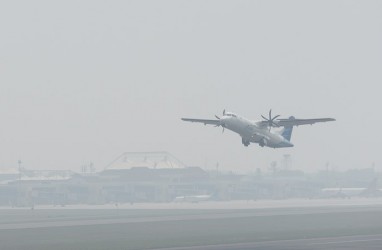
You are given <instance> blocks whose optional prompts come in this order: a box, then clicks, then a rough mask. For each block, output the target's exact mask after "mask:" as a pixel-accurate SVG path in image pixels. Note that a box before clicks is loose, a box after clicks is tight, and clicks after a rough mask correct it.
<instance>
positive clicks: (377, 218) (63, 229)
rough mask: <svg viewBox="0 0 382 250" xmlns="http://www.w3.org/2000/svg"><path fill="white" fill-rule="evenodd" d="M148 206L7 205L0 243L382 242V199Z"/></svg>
mask: <svg viewBox="0 0 382 250" xmlns="http://www.w3.org/2000/svg"><path fill="white" fill-rule="evenodd" d="M149 208H150V204H135V205H118V206H115V205H113V206H109V207H105V206H103V207H98V209H92V208H91V207H88V206H82V207H80V206H76V207H65V208H61V207H55V208H52V207H35V209H33V210H32V209H9V208H2V209H0V249H1V250H8V249H9V250H16V249H17V250H24V249H25V250H26V249H28V250H35V249H36V250H37V249H39V250H45V249H65V250H70V249H118V250H119V249H172V250H174V249H184V250H186V249H187V250H191V249H210V250H212V249H268V250H271V249H272V250H274V249H380V246H381V244H382V202H381V199H358V200H354V199H351V200H327V201H324V200H321V201H314V200H313V201H310V200H300V201H296V200H292V201H290V200H285V201H256V202H255V201H252V202H244V201H243V202H241V203H238V202H237V203H229V202H227V203H225V202H217V203H208V202H207V203H200V204H167V206H165V205H164V204H163V205H159V206H158V205H154V204H151V208H154V209H149ZM195 208H199V209H195ZM243 208H244V209H243Z"/></svg>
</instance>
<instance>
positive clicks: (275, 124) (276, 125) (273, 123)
mask: <svg viewBox="0 0 382 250" xmlns="http://www.w3.org/2000/svg"><path fill="white" fill-rule="evenodd" d="M272 125H274V126H275V127H280V125H278V124H277V123H275V122H272Z"/></svg>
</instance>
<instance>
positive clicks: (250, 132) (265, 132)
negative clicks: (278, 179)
mask: <svg viewBox="0 0 382 250" xmlns="http://www.w3.org/2000/svg"><path fill="white" fill-rule="evenodd" d="M268 115H269V116H268V118H266V117H265V116H263V115H262V116H261V117H262V118H263V119H264V120H261V121H251V120H249V119H246V118H244V117H241V116H239V115H237V114H234V113H232V112H226V111H225V110H223V116H222V117H219V116H217V115H215V117H216V119H215V120H209V119H194V118H181V119H182V120H183V121H186V122H197V123H202V124H204V125H207V124H208V125H214V126H215V127H220V126H221V127H222V128H223V132H224V129H225V128H226V129H229V130H231V131H233V132H235V133H237V134H239V135H240V136H241V142H242V144H243V145H244V146H246V147H248V146H249V145H250V144H251V143H257V144H259V145H260V146H261V147H269V148H286V147H293V146H294V145H293V144H292V143H291V136H292V130H293V126H299V125H306V124H310V125H312V124H314V123H317V122H329V121H335V119H333V118H316V119H296V118H295V117H294V116H290V117H289V118H287V119H281V118H278V117H280V115H276V116H274V117H272V109H271V110H269V114H268ZM274 127H276V128H279V127H280V128H281V129H279V130H272V128H274Z"/></svg>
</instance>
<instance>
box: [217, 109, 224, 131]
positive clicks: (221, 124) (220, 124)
mask: <svg viewBox="0 0 382 250" xmlns="http://www.w3.org/2000/svg"><path fill="white" fill-rule="evenodd" d="M223 116H225V109H224V110H223ZM215 117H216V119H218V120H220V117H219V116H217V115H215ZM219 126H222V128H223V131H222V133H224V128H225V124H224V123H223V122H219V124H216V125H215V127H219Z"/></svg>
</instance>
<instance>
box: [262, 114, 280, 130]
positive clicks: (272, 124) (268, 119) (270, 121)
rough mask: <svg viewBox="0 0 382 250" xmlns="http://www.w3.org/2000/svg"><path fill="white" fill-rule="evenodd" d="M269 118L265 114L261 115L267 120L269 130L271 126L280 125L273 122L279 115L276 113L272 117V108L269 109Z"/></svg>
mask: <svg viewBox="0 0 382 250" xmlns="http://www.w3.org/2000/svg"><path fill="white" fill-rule="evenodd" d="M268 115H269V118H266V117H265V116H263V115H261V117H262V118H263V119H264V120H265V121H267V122H268V126H269V131H271V128H272V127H280V126H279V125H278V124H277V123H275V122H274V120H275V119H276V118H277V117H279V116H280V115H276V116H275V117H272V109H270V110H269V114H268Z"/></svg>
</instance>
